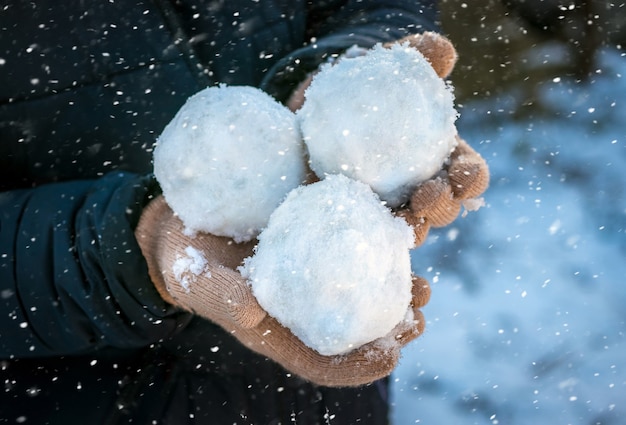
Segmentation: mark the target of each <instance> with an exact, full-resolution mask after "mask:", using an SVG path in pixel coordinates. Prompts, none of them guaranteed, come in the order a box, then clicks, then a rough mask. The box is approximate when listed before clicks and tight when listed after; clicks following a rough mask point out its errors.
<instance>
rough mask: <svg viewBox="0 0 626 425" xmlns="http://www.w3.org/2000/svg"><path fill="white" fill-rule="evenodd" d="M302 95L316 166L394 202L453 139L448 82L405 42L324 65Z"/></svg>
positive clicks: (434, 167) (429, 172)
mask: <svg viewBox="0 0 626 425" xmlns="http://www.w3.org/2000/svg"><path fill="white" fill-rule="evenodd" d="M305 96H306V99H305V102H304V105H303V106H302V108H301V109H300V110H299V111H298V118H299V121H300V124H301V128H302V132H303V136H304V139H305V143H306V145H307V147H308V150H309V155H310V161H311V168H312V169H313V171H314V172H315V173H316V174H317V175H318V177H320V178H323V177H324V175H326V174H337V173H341V174H344V175H346V176H349V177H351V178H353V179H356V180H360V181H362V182H364V183H367V184H369V185H370V186H371V187H372V189H373V190H374V191H375V192H376V193H378V194H379V195H380V197H381V199H383V200H385V201H387V202H388V205H389V206H391V207H395V206H399V205H400V204H402V203H404V202H405V201H407V200H408V197H409V195H410V193H411V192H412V190H413V189H414V188H415V186H416V185H417V184H419V183H420V182H422V181H424V180H428V179H429V178H431V177H432V176H433V175H434V174H436V173H437V172H438V171H439V170H440V169H441V166H442V164H443V163H444V162H445V160H446V159H447V157H448V156H449V154H450V152H451V151H452V150H453V149H454V146H455V145H456V139H455V135H456V127H455V124H454V123H455V120H456V117H457V113H456V111H455V109H454V97H453V94H452V91H451V88H450V87H449V86H448V85H446V83H445V82H444V81H443V80H442V79H441V78H439V77H438V76H437V74H436V73H435V71H434V70H433V68H432V67H431V66H430V64H429V63H428V61H427V60H426V59H425V58H424V56H423V55H422V54H421V53H419V52H418V51H416V50H415V49H412V48H410V47H408V45H402V46H401V45H394V46H393V47H392V48H383V47H382V46H381V45H378V46H376V47H374V48H373V49H371V50H369V51H367V52H366V53H365V55H363V56H358V57H352V58H344V59H342V60H340V61H339V62H338V63H337V64H335V65H332V66H331V65H325V66H324V67H322V69H321V71H320V72H319V73H318V74H317V75H316V76H315V77H314V79H313V81H312V83H311V85H310V86H309V88H308V89H307V91H306V93H305Z"/></svg>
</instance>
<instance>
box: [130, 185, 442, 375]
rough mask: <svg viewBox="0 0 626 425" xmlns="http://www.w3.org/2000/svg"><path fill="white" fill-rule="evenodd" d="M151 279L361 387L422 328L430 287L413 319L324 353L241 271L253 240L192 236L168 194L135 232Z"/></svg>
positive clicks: (299, 361)
mask: <svg viewBox="0 0 626 425" xmlns="http://www.w3.org/2000/svg"><path fill="white" fill-rule="evenodd" d="M135 236H136V237H137V241H138V242H139V246H140V247H141V250H142V253H143V255H144V257H145V258H146V261H147V264H148V270H149V272H150V277H151V279H152V281H153V283H154V285H155V286H156V288H157V290H158V291H159V293H160V294H161V296H162V297H163V299H164V300H166V301H167V302H169V303H171V304H173V305H176V306H178V307H180V308H182V309H185V310H188V311H190V312H193V313H195V314H198V315H200V316H202V317H204V318H206V319H209V320H211V321H213V322H214V323H216V324H218V325H220V326H221V327H222V328H224V329H225V330H226V331H227V332H229V333H231V334H232V335H233V336H234V337H235V338H237V339H238V340H239V341H240V342H241V343H242V344H243V345H244V346H246V347H248V348H250V349H251V350H253V351H256V352H257V353H260V354H262V355H264V356H266V357H268V358H270V359H272V360H274V361H276V362H277V363H279V364H281V365H282V366H283V367H284V368H285V369H287V370H288V371H290V372H292V373H294V374H296V375H298V376H300V377H302V378H304V379H307V380H309V381H311V382H313V383H316V384H318V385H325V386H357V385H362V384H367V383H370V382H373V381H375V380H377V379H379V378H382V377H384V376H387V375H389V374H390V373H391V372H392V371H393V369H394V367H395V366H396V363H397V361H398V359H399V356H400V349H401V347H402V346H404V345H405V344H407V343H408V342H409V341H411V340H413V339H414V338H416V337H417V336H419V335H420V334H421V333H422V332H423V330H424V324H425V322H424V317H423V315H422V313H421V312H420V310H419V308H420V307H422V306H424V305H425V304H426V303H427V302H428V299H429V297H430V286H429V285H428V282H426V281H425V280H424V279H422V278H419V277H415V278H414V285H413V304H412V305H413V309H414V319H415V320H414V322H413V323H412V324H409V323H406V322H405V323H402V324H400V325H398V327H396V329H394V330H393V331H392V332H391V333H390V334H389V335H388V336H387V337H385V338H382V339H380V340H376V341H374V342H372V343H369V344H366V345H365V346H362V347H360V348H358V349H355V350H353V351H351V352H349V353H347V354H345V355H338V356H323V355H321V354H319V353H317V352H316V351H314V350H313V349H311V348H309V347H307V346H306V345H304V344H303V343H302V342H301V341H300V340H299V339H298V338H297V337H295V336H294V335H293V334H292V333H291V331H290V330H289V329H287V328H285V327H283V326H282V325H280V324H279V323H278V322H277V321H276V320H275V319H274V318H272V317H270V316H269V315H267V314H266V312H265V311H264V310H263V309H262V308H261V307H260V306H259V304H258V303H257V302H256V299H255V298H254V296H253V295H252V293H251V289H250V287H249V285H248V284H247V283H246V281H245V280H244V279H243V278H242V276H241V275H240V274H239V273H238V272H237V271H236V267H237V266H239V265H240V264H241V263H242V261H243V259H244V258H246V257H248V256H250V255H251V254H252V247H253V243H247V244H235V243H233V242H232V241H231V240H229V239H227V238H223V237H217V236H213V235H210V234H200V233H199V234H196V235H195V236H187V235H186V234H185V233H184V226H183V224H182V222H181V221H180V220H179V219H178V217H176V216H175V215H174V213H173V212H172V210H171V209H170V208H169V206H168V205H167V203H166V202H165V200H164V198H163V197H158V198H156V199H155V200H153V201H152V202H150V204H148V206H147V207H146V209H145V210H144V212H143V213H142V215H141V219H140V221H139V224H138V226H137V229H136V230H135Z"/></svg>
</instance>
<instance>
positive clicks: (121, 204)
mask: <svg viewBox="0 0 626 425" xmlns="http://www.w3.org/2000/svg"><path fill="white" fill-rule="evenodd" d="M158 190H159V189H158V186H157V185H156V183H155V181H154V180H153V179H151V178H149V177H140V176H137V175H134V174H128V173H112V174H109V175H106V176H105V177H103V178H101V179H98V180H89V181H73V182H68V183H54V184H48V185H43V186H39V187H37V188H34V189H26V190H15V191H8V192H3V193H0V358H9V357H36V356H50V355H66V354H78V353H85V352H89V351H91V350H95V349H98V348H100V347H104V346H115V347H128V348H130V347H138V346H142V345H146V344H150V343H152V342H155V341H157V340H159V339H161V338H165V337H167V336H168V335H171V334H173V333H175V332H176V330H177V329H179V328H180V327H182V326H183V325H184V324H185V323H186V322H187V321H188V320H189V315H188V314H187V313H182V312H180V311H178V310H175V309H174V308H173V307H171V306H169V305H167V304H166V303H165V302H164V301H163V300H162V299H161V298H160V297H159V295H158V293H157V292H156V290H155V289H154V287H153V285H152V283H151V282H150V279H149V277H148V271H147V266H146V264H145V261H144V259H143V256H142V255H141V252H140V250H139V247H138V245H137V243H136V241H135V238H134V234H133V230H134V228H135V226H136V224H137V222H138V220H139V216H140V214H141V211H142V208H143V206H144V205H145V204H147V202H148V201H149V200H150V198H151V197H152V196H153V195H154V194H155V193H157V192H158Z"/></svg>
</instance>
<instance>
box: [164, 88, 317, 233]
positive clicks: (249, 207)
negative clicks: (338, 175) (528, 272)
mask: <svg viewBox="0 0 626 425" xmlns="http://www.w3.org/2000/svg"><path fill="white" fill-rule="evenodd" d="M303 155H304V145H303V143H302V137H301V134H300V131H299V128H298V125H297V122H296V118H295V115H294V114H293V113H292V112H291V111H290V110H288V109H287V108H286V107H285V106H283V105H282V104H280V103H278V102H277V101H275V100H274V99H273V98H272V97H270V96H269V95H268V94H266V93H264V92H262V91H261V90H259V89H256V88H253V87H247V86H220V87H210V88H207V89H204V90H202V91H200V92H198V93H196V94H195V95H194V96H192V97H191V98H189V100H188V101H187V102H186V103H185V105H184V106H183V107H182V108H181V109H180V110H179V111H178V113H177V114H176V116H175V117H174V118H173V119H172V121H171V122H170V123H169V124H168V125H167V127H166V128H165V130H164V131H163V133H162V134H161V136H160V137H159V139H158V141H157V145H156V148H155V151H154V173H155V175H156V178H157V180H158V181H159V183H160V185H161V188H162V189H163V195H164V196H165V199H166V201H167V203H168V204H169V205H170V207H171V208H172V209H173V210H174V212H175V213H177V214H178V215H179V217H180V218H181V220H182V221H183V223H184V224H185V227H186V228H187V231H189V232H195V231H204V232H209V233H213V234H215V235H218V236H228V237H231V238H233V239H234V240H235V241H237V242H241V241H246V240H250V239H252V238H253V237H255V236H256V235H257V234H258V232H259V231H260V230H261V229H262V228H263V227H264V226H265V225H266V223H267V220H268V219H269V216H270V214H271V213H272V211H273V210H274V209H275V208H276V207H277V206H278V204H279V203H280V202H281V201H282V200H283V198H284V197H285V195H286V194H287V193H288V192H289V191H290V190H291V189H293V188H295V187H297V186H298V185H300V184H301V183H302V182H303V181H304V179H305V166H304V160H303Z"/></svg>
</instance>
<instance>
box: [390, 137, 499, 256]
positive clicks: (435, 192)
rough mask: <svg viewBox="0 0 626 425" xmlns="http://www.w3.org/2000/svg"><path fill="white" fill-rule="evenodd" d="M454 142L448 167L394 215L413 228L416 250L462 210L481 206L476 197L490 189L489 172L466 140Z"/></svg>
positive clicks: (420, 187) (419, 189) (417, 189)
mask: <svg viewBox="0 0 626 425" xmlns="http://www.w3.org/2000/svg"><path fill="white" fill-rule="evenodd" d="M457 139H458V140H457V141H458V145H457V146H456V148H455V149H454V151H453V152H452V154H451V155H450V159H449V160H448V164H447V165H446V166H444V168H443V169H442V170H441V172H440V173H439V174H438V175H437V176H435V177H434V178H432V179H430V180H427V181H425V182H423V183H421V184H420V185H419V186H418V187H417V188H416V189H415V190H414V191H413V194H412V195H411V200H410V203H409V205H408V206H407V207H405V208H402V209H399V210H397V211H395V213H396V214H397V215H399V216H402V217H404V219H405V220H406V221H407V222H408V223H409V224H410V225H411V226H412V227H413V230H414V231H415V246H419V245H421V244H422V243H423V242H424V241H425V240H426V236H428V231H429V230H430V228H431V227H443V226H447V225H448V224H450V223H452V222H453V221H454V220H455V219H456V218H457V216H458V215H459V213H460V211H461V208H462V207H463V206H464V207H465V208H466V209H468V210H473V209H476V208H478V207H480V206H481V205H482V202H481V201H482V200H481V199H478V197H479V196H480V195H481V194H482V193H483V192H484V191H485V190H486V189H487V186H489V168H488V167H487V163H486V162H485V160H484V159H483V158H482V157H481V156H480V155H479V154H478V153H477V152H476V151H474V150H473V149H472V148H471V146H470V145H468V144H467V142H465V140H463V139H461V138H457Z"/></svg>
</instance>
